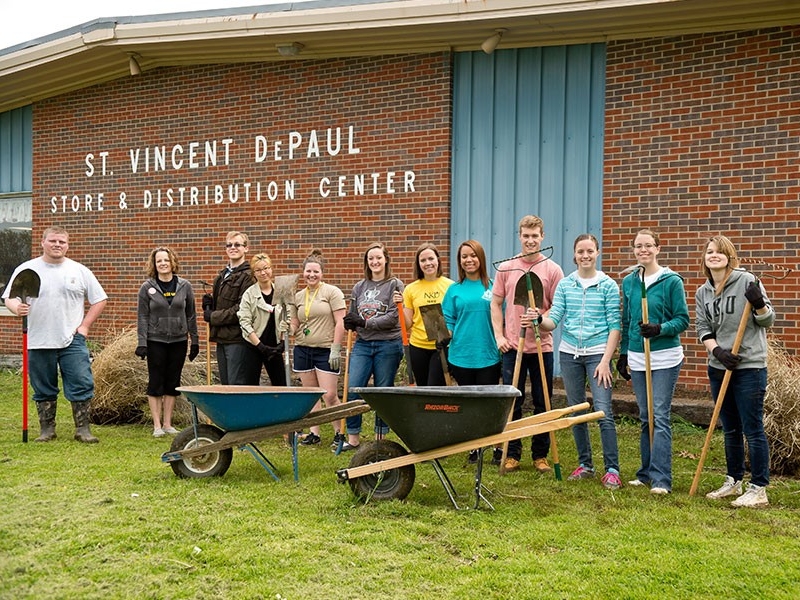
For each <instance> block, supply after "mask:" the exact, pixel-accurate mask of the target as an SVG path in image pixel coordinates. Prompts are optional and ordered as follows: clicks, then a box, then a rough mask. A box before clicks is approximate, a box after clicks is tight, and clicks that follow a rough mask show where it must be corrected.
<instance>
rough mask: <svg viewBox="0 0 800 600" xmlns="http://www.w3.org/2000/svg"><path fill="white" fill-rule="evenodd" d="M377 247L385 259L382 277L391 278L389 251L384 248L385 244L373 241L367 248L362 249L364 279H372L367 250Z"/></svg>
mask: <svg viewBox="0 0 800 600" xmlns="http://www.w3.org/2000/svg"><path fill="white" fill-rule="evenodd" d="M375 248H377V249H378V250H380V251H381V252H383V257H384V258H385V259H386V266H385V268H384V272H383V275H384V278H385V279H391V277H392V266H391V264H390V262H391V260H390V259H389V251H388V250H387V249H386V246H384V245H383V242H373V243H371V244H370V245H369V246H367V249H366V250H364V279H370V280H371V279H372V271H371V270H370V268H369V251H370V250H375Z"/></svg>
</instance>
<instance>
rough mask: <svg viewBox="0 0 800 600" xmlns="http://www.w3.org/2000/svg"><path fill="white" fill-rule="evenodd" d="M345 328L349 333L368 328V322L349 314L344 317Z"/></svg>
mask: <svg viewBox="0 0 800 600" xmlns="http://www.w3.org/2000/svg"><path fill="white" fill-rule="evenodd" d="M343 320H344V328H345V329H347V330H348V331H355V330H356V328H357V327H366V326H367V321H366V320H365V319H364V318H363V317H360V316H359V315H354V314H353V313H347V314H346V315H345V316H344V319H343Z"/></svg>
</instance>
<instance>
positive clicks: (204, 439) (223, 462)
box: [170, 425, 233, 477]
mask: <svg viewBox="0 0 800 600" xmlns="http://www.w3.org/2000/svg"><path fill="white" fill-rule="evenodd" d="M223 435H224V432H223V431H222V430H220V429H219V428H217V427H214V426H213V425H198V426H197V439H195V437H194V427H187V428H186V429H184V430H183V431H181V432H180V433H179V434H178V435H176V436H175V439H174V440H172V446H171V447H170V452H182V451H185V450H193V449H194V448H197V447H198V446H206V445H208V444H213V443H214V442H218V441H219V440H220V439H222V436H223ZM231 460H233V450H232V449H231V448H225V449H224V450H217V451H214V452H209V453H207V454H200V455H198V456H191V457H188V458H180V459H178V460H176V461H174V462H171V463H170V465H171V466H172V470H173V471H174V472H175V475H177V476H178V477H222V476H223V475H224V474H225V473H226V471H227V470H228V467H230V466H231Z"/></svg>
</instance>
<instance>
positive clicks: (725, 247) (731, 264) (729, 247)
mask: <svg viewBox="0 0 800 600" xmlns="http://www.w3.org/2000/svg"><path fill="white" fill-rule="evenodd" d="M712 243H713V244H714V245H715V246H716V247H717V251H718V252H719V253H720V254H722V255H724V256H726V257H727V258H728V266H727V267H725V277H723V278H722V281H720V282H719V283H714V278H713V277H712V275H711V269H709V268H708V267H707V266H706V252H707V251H708V246H709V245H710V244H712ZM700 263H701V264H700V266H701V268H702V269H703V275H705V276H706V278H707V279H708V281H709V283H710V284H711V285H713V286H714V293H715V294H716V295H719V294H720V293H721V292H722V289H723V288H724V287H725V283H726V282H727V281H728V277H730V276H731V272H732V271H733V270H734V269H736V268H738V267H739V256H738V255H737V254H736V246H734V245H733V242H732V241H730V240H729V239H728V238H727V237H725V236H724V235H715V236H712V237H710V238H709V239H708V241H707V242H706V247H705V248H703V256H702V257H701V258H700Z"/></svg>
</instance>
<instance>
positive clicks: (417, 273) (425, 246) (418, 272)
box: [414, 242, 442, 279]
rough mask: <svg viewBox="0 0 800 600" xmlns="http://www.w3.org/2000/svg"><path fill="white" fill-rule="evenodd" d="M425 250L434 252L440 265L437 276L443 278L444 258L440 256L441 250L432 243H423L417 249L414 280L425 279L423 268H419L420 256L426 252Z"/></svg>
mask: <svg viewBox="0 0 800 600" xmlns="http://www.w3.org/2000/svg"><path fill="white" fill-rule="evenodd" d="M425 250H433V253H434V254H435V255H436V262H438V263H439V267H438V268H437V269H436V276H437V277H441V276H442V257H441V256H440V255H439V249H438V248H437V247H436V244H434V243H432V242H423V243H421V244H420V245H419V248H417V253H416V254H415V255H414V279H425V273H423V272H422V268H421V267H420V266H419V255H420V254H422V253H423V252H425Z"/></svg>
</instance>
